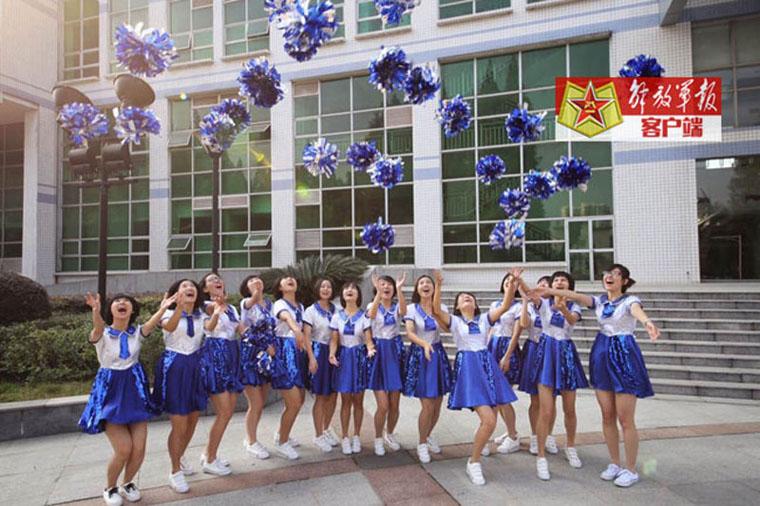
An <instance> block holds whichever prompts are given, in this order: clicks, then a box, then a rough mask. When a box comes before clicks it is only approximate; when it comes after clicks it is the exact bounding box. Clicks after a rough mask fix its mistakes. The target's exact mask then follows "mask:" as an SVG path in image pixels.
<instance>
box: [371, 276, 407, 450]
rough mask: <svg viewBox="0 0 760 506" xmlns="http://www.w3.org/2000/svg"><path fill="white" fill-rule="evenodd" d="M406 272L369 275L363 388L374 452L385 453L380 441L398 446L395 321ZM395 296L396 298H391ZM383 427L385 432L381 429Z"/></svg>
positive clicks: (402, 312)
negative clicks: (371, 415)
mask: <svg viewBox="0 0 760 506" xmlns="http://www.w3.org/2000/svg"><path fill="white" fill-rule="evenodd" d="M405 280H406V274H403V275H402V276H401V279H399V280H398V282H396V281H395V280H394V279H393V278H392V277H390V276H380V277H378V276H377V275H376V274H374V273H373V274H372V284H373V286H374V289H375V298H374V300H373V301H372V302H371V303H370V304H369V306H368V307H367V319H368V320H369V321H370V329H371V333H370V332H367V338H366V343H367V356H368V357H369V358H370V362H369V373H368V378H367V388H369V389H370V390H372V391H374V392H375V402H376V403H377V411H375V455H380V456H382V455H385V447H384V446H383V441H384V442H385V443H386V444H387V445H388V447H389V448H390V449H391V450H393V451H398V450H400V449H401V445H400V444H399V443H398V441H397V440H396V435H395V434H394V433H393V431H394V430H395V429H396V423H398V417H399V402H400V400H401V389H402V388H403V384H402V377H401V367H402V364H403V360H404V342H403V341H402V340H401V329H400V326H399V323H401V319H402V318H403V317H404V316H406V301H405V300H404V293H403V292H402V287H403V286H404V281H405ZM396 297H398V301H395V299H396ZM383 429H385V432H383Z"/></svg>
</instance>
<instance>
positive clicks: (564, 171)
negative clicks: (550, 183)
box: [551, 156, 591, 192]
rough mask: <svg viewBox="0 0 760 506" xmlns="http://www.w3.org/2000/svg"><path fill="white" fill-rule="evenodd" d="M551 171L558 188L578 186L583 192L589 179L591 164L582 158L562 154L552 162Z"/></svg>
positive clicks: (567, 188) (571, 188)
mask: <svg viewBox="0 0 760 506" xmlns="http://www.w3.org/2000/svg"><path fill="white" fill-rule="evenodd" d="M551 173H552V176H554V180H555V181H557V187H558V188H559V189H560V190H574V189H575V188H578V189H579V190H580V191H584V192H585V191H586V189H587V188H588V182H589V180H590V179H591V166H590V165H589V164H588V162H587V161H586V160H584V159H583V158H575V157H574V156H571V157H569V158H568V157H567V156H562V157H560V159H559V160H557V161H556V162H554V166H553V167H552V169H551Z"/></svg>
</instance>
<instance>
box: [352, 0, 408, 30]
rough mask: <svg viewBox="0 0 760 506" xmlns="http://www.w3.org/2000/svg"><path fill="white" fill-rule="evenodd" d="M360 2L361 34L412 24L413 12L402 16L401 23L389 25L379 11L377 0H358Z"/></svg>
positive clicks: (359, 20)
mask: <svg viewBox="0 0 760 506" xmlns="http://www.w3.org/2000/svg"><path fill="white" fill-rule="evenodd" d="M358 2H359V7H358V8H359V13H358V15H357V19H358V27H357V32H358V33H360V34H361V33H372V32H382V31H384V30H392V29H394V28H401V27H404V26H409V25H411V24H412V15H411V13H409V12H407V13H406V14H404V15H403V16H402V17H401V22H399V24H397V25H393V26H388V25H387V24H386V23H385V22H384V21H383V19H382V18H381V17H380V14H379V13H378V12H377V7H375V2H373V1H372V0H358Z"/></svg>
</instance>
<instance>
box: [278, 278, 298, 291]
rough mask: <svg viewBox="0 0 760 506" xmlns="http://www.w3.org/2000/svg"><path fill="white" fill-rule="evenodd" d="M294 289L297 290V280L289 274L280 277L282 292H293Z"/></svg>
mask: <svg viewBox="0 0 760 506" xmlns="http://www.w3.org/2000/svg"><path fill="white" fill-rule="evenodd" d="M296 290H298V281H296V278H294V277H291V276H288V277H286V278H282V280H281V281H280V291H281V292H282V293H295V292H296Z"/></svg>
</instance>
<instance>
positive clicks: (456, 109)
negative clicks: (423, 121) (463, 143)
mask: <svg viewBox="0 0 760 506" xmlns="http://www.w3.org/2000/svg"><path fill="white" fill-rule="evenodd" d="M436 119H437V120H438V123H440V124H441V126H443V133H444V135H445V136H446V137H447V138H451V137H454V136H456V135H459V134H460V133H461V132H464V131H465V130H467V129H468V128H470V125H471V124H472V109H471V108H470V104H468V103H467V101H466V100H464V99H463V98H462V95H457V96H456V97H454V98H452V99H450V100H441V102H440V104H439V105H438V110H437V111H436Z"/></svg>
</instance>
